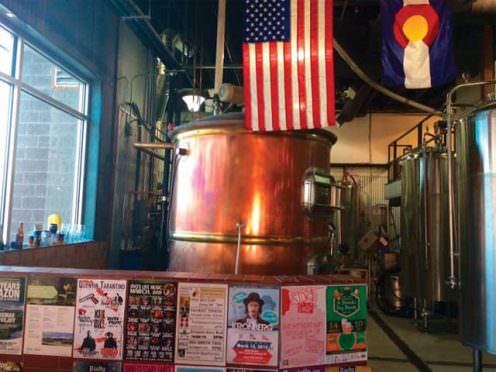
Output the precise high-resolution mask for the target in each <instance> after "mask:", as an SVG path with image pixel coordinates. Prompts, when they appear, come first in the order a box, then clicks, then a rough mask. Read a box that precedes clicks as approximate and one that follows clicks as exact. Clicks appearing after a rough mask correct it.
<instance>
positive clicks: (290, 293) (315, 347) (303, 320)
mask: <svg viewBox="0 0 496 372" xmlns="http://www.w3.org/2000/svg"><path fill="white" fill-rule="evenodd" d="M325 296H326V287H325V286H290V287H283V288H281V363H280V366H281V367H282V368H294V367H303V366H318V365H323V364H325V355H326V342H325V340H326V331H325V330H326V328H325V326H326V297H325Z"/></svg>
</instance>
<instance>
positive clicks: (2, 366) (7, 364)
mask: <svg viewBox="0 0 496 372" xmlns="http://www.w3.org/2000/svg"><path fill="white" fill-rule="evenodd" d="M4 371H5V372H7V371H8V372H22V364H21V363H20V362H15V361H13V360H2V361H0V372H4Z"/></svg>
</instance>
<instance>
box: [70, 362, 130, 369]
mask: <svg viewBox="0 0 496 372" xmlns="http://www.w3.org/2000/svg"><path fill="white" fill-rule="evenodd" d="M72 371H73V372H121V371H122V365H121V363H118V362H102V361H94V360H92V361H86V360H78V361H75V362H74V364H73V366H72Z"/></svg>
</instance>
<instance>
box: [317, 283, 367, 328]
mask: <svg viewBox="0 0 496 372" xmlns="http://www.w3.org/2000/svg"><path fill="white" fill-rule="evenodd" d="M326 306H327V333H346V334H347V333H350V332H362V331H364V330H365V328H366V324H367V286H366V285H365V284H355V285H330V286H328V287H327V292H326Z"/></svg>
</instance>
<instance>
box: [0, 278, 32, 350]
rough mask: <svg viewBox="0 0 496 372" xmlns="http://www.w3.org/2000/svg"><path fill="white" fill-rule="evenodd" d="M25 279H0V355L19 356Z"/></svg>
mask: <svg viewBox="0 0 496 372" xmlns="http://www.w3.org/2000/svg"><path fill="white" fill-rule="evenodd" d="M25 283H26V282H25V278H0V354H11V355H20V354H21V353H22V334H23V321H24V290H25Z"/></svg>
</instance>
